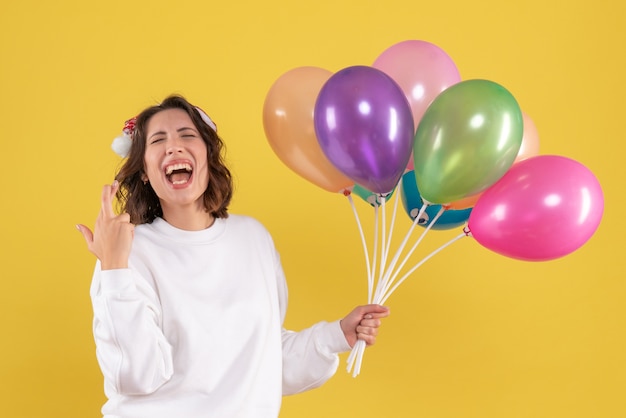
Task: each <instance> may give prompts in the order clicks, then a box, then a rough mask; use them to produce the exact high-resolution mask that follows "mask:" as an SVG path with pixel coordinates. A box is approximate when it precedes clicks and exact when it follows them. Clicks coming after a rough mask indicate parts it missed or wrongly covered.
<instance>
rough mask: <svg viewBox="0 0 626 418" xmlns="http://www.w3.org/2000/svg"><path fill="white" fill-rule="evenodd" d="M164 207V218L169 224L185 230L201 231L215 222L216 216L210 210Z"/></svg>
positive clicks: (190, 207)
mask: <svg viewBox="0 0 626 418" xmlns="http://www.w3.org/2000/svg"><path fill="white" fill-rule="evenodd" d="M161 207H162V209H163V219H165V220H166V221H167V223H168V224H170V225H172V226H173V227H176V228H178V229H182V230H185V231H200V230H203V229H207V228H209V227H210V226H211V225H213V222H215V218H214V217H213V215H211V214H210V213H209V212H207V211H206V210H205V209H204V206H203V207H201V208H198V207H193V206H189V207H176V208H175V209H172V208H166V207H164V206H161Z"/></svg>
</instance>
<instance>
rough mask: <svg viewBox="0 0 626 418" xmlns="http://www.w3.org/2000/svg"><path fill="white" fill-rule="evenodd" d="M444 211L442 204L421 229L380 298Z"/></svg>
mask: <svg viewBox="0 0 626 418" xmlns="http://www.w3.org/2000/svg"><path fill="white" fill-rule="evenodd" d="M444 211H445V208H444V207H443V206H442V207H441V209H439V212H437V215H435V217H434V218H433V219H432V221H431V222H430V223H429V224H428V226H427V227H426V229H424V231H422V234H421V235H420V237H419V238H418V240H417V241H416V242H415V244H413V247H411V249H410V250H409V252H408V253H407V254H406V255H405V256H404V259H403V260H402V262H401V263H400V266H399V267H398V268H397V269H396V271H395V273H394V274H393V275H392V276H391V278H390V279H388V280H387V282H386V283H385V287H384V288H383V289H382V291H381V292H380V295H381V298H382V297H383V296H382V295H384V294H386V293H387V291H388V290H389V287H391V284H392V283H393V281H394V280H395V279H396V277H398V274H399V273H400V271H401V270H402V268H403V267H404V265H405V264H406V262H407V261H408V260H409V258H410V257H411V256H412V255H413V253H414V252H415V249H416V248H417V246H418V245H419V244H420V243H421V242H422V240H423V239H424V237H425V236H426V234H427V233H428V231H430V229H431V228H432V226H433V225H434V224H435V222H437V220H438V219H439V218H440V217H441V215H442V214H443V212H444ZM389 274H391V271H390V272H389Z"/></svg>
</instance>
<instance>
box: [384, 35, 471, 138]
mask: <svg viewBox="0 0 626 418" xmlns="http://www.w3.org/2000/svg"><path fill="white" fill-rule="evenodd" d="M372 66H373V67H374V68H377V69H379V70H381V71H383V72H385V73H386V74H387V75H389V76H390V77H391V78H393V79H394V80H395V82H396V83H398V85H399V86H400V88H401V89H402V91H403V92H404V95H405V96H406V98H407V99H408V101H409V105H410V106H411V111H412V114H413V122H414V124H415V127H417V124H418V123H419V121H420V119H421V118H422V115H423V114H424V112H425V111H426V108H427V107H428V105H429V104H430V103H431V102H432V101H433V99H434V98H435V97H437V95H439V93H441V92H442V91H444V90H445V89H446V88H448V87H450V86H451V85H453V84H456V83H458V82H459V81H461V75H460V74H459V70H458V69H457V67H456V65H455V63H454V61H453V60H452V58H450V57H449V56H448V54H446V52H445V51H444V50H443V49H441V48H439V47H438V46H437V45H434V44H431V43H429V42H426V41H419V40H408V41H403V42H399V43H397V44H395V45H392V46H390V47H389V48H387V49H386V50H384V51H383V53H382V54H380V55H379V56H378V58H376V60H375V61H374V63H373V64H372Z"/></svg>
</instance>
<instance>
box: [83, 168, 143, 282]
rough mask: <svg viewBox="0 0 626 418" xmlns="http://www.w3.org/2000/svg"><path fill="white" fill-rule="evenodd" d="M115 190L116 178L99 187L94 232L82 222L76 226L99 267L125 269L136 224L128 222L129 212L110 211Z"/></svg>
mask: <svg viewBox="0 0 626 418" xmlns="http://www.w3.org/2000/svg"><path fill="white" fill-rule="evenodd" d="M118 189H119V183H118V182H117V180H116V181H115V182H113V184H112V185H108V184H107V185H105V186H104V187H103V188H102V207H101V208H100V213H99V214H98V218H97V219H96V224H95V227H94V231H93V232H92V231H91V230H90V229H89V228H88V227H86V226H85V225H82V224H79V225H77V226H76V227H77V228H78V230H79V231H80V232H81V234H83V237H84V238H85V241H86V242H87V248H88V249H89V251H91V252H92V253H93V254H94V255H95V256H96V257H98V259H99V260H100V266H101V268H102V270H112V269H120V268H127V267H128V256H129V254H130V248H131V245H132V242H133V234H134V229H135V226H134V225H133V224H131V223H130V215H129V214H128V213H122V214H120V215H116V214H115V212H114V211H113V198H114V196H115V193H117V190H118Z"/></svg>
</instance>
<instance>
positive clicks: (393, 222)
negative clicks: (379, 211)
mask: <svg viewBox="0 0 626 418" xmlns="http://www.w3.org/2000/svg"><path fill="white" fill-rule="evenodd" d="M401 187H402V177H400V180H399V181H398V184H397V185H396V190H400V188H401ZM398 196H400V193H396V196H395V198H394V206H393V215H392V216H391V224H390V225H389V230H388V231H389V236H388V238H387V244H386V247H385V264H386V262H387V258H388V257H389V249H390V248H391V238H392V236H393V230H394V225H395V222H396V214H397V213H398V201H399V200H400V199H399V197H398ZM386 202H388V201H383V205H385V204H386ZM383 208H384V206H383Z"/></svg>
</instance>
